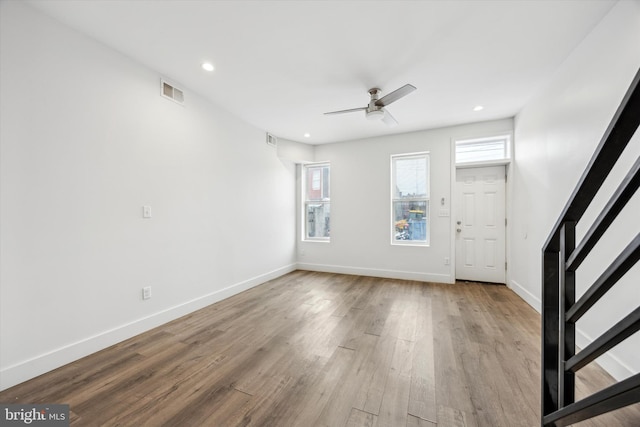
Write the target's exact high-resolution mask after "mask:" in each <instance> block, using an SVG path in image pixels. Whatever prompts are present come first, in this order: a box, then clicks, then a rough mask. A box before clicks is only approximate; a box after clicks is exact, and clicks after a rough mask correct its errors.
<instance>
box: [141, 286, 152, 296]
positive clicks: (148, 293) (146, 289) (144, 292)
mask: <svg viewBox="0 0 640 427" xmlns="http://www.w3.org/2000/svg"><path fill="white" fill-rule="evenodd" d="M142 299H151V286H146V287H144V288H142Z"/></svg>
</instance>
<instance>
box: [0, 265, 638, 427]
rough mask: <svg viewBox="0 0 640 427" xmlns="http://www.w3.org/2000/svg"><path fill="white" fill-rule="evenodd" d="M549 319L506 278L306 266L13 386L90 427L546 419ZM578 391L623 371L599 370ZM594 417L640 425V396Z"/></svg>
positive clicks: (16, 394)
mask: <svg viewBox="0 0 640 427" xmlns="http://www.w3.org/2000/svg"><path fill="white" fill-rule="evenodd" d="M539 330H540V316H539V315H538V314H537V313H536V312H535V311H534V310H533V309H531V308H530V307H529V306H528V305H527V304H526V303H524V302H523V301H522V300H521V299H520V298H519V297H517V296H516V295H515V294H514V293H513V292H512V291H511V290H509V289H508V288H506V287H505V286H497V285H486V284H467V283H459V284H455V285H446V284H433V283H422V282H411V281H401V280H389V279H378V278H371V277H361V276H345V275H336V274H326V273H312V272H305V271H296V272H293V273H291V274H288V275H286V276H283V277H281V278H279V279H276V280H273V281H271V282H268V283H266V284H264V285H262V286H258V287H256V288H253V289H251V290H249V291H246V292H243V293H241V294H239V295H236V296H234V297H232V298H229V299H227V300H224V301H222V302H220V303H217V304H214V305H211V306H209V307H206V308H204V309H202V310H200V311H197V312H195V313H192V314H190V315H188V316H185V317H183V318H180V319H178V320H176V321H173V322H171V323H168V324H166V325H163V326H161V327H159V328H156V329H154V330H151V331H149V332H147V333H145V334H142V335H139V336H137V337H134V338H132V339H130V340H127V341H124V342H122V343H120V344H117V345H115V346H113V347H110V348H108V349H105V350H103V351H101V352H98V353H96V354H93V355H91V356H89V357H86V358H84V359H81V360H78V361H76V362H74V363H71V364H69V365H67V366H64V367H62V368H60V369H57V370H55V371H53V372H50V373H48V374H45V375H42V376H40V377H38V378H36V379H33V380H31V381H28V382H26V383H23V384H21V385H18V386H16V387H13V388H11V389H8V390H5V391H4V392H2V393H0V402H3V403H68V404H69V405H70V408H71V425H74V426H75V425H77V426H104V425H108V426H136V427H137V426H216V427H217V426H249V425H252V426H330V427H340V426H354V427H355V426H378V427H381V426H390V427H400V426H411V427H419V426H422V427H434V426H447V427H448V426H451V427H464V426H487V427H500V426H504V427H517V426H527V427H529V426H531V427H537V426H539V425H540V423H539V412H540V397H539V394H540V392H539V388H540V332H539ZM584 371H585V374H584V375H580V378H578V380H577V383H578V394H585V393H590V392H593V391H596V390H598V389H601V388H603V387H604V386H606V385H607V383H609V382H611V381H612V380H611V379H610V378H609V377H608V376H607V375H606V374H605V373H603V371H602V370H600V369H599V368H597V367H596V366H589V367H587V368H585V370H584ZM578 425H580V426H607V427H610V426H638V425H640V407H639V406H638V405H634V406H631V407H628V408H626V409H624V410H621V411H618V412H615V413H612V414H607V415H605V416H602V417H599V418H596V419H595V420H591V421H588V422H584V423H580V424H578Z"/></svg>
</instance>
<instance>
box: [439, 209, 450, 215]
mask: <svg viewBox="0 0 640 427" xmlns="http://www.w3.org/2000/svg"><path fill="white" fill-rule="evenodd" d="M438 216H441V217H448V216H449V209H445V208H442V209H440V210H439V211H438Z"/></svg>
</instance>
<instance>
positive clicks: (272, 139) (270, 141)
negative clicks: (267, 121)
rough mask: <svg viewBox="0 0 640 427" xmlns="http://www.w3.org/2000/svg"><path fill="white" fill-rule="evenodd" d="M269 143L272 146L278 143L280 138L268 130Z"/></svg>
mask: <svg viewBox="0 0 640 427" xmlns="http://www.w3.org/2000/svg"><path fill="white" fill-rule="evenodd" d="M267 145H270V146H272V147H275V146H276V145H278V138H276V137H275V136H273V135H271V134H270V133H269V132H267Z"/></svg>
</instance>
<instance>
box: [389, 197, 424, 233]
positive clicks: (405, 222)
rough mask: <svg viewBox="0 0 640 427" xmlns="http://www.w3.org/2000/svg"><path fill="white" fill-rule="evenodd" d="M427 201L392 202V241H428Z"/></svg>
mask: <svg viewBox="0 0 640 427" xmlns="http://www.w3.org/2000/svg"><path fill="white" fill-rule="evenodd" d="M428 215H429V201H428V200H427V201H395V202H393V224H394V241H403V240H413V241H420V242H425V241H428V239H427V237H428V236H427V235H428V228H427V217H428Z"/></svg>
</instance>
